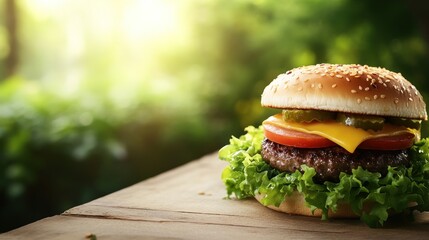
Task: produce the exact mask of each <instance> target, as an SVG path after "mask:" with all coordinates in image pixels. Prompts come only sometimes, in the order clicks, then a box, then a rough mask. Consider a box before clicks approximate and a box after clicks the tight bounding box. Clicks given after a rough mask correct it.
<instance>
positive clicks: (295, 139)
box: [264, 124, 336, 148]
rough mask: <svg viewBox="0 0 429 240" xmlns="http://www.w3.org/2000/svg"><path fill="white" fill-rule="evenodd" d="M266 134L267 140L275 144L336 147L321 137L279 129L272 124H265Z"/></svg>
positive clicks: (301, 146)
mask: <svg viewBox="0 0 429 240" xmlns="http://www.w3.org/2000/svg"><path fill="white" fill-rule="evenodd" d="M264 134H265V137H266V138H268V139H269V140H271V141H273V142H275V143H278V144H282V145H286V146H292V147H299V148H322V147H332V146H335V145H336V143H334V142H332V141H331V140H329V139H327V138H324V137H321V136H319V135H315V134H310V133H304V132H299V131H295V130H290V129H285V128H279V127H276V126H273V125H270V124H264Z"/></svg>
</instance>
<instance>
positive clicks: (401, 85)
mask: <svg viewBox="0 0 429 240" xmlns="http://www.w3.org/2000/svg"><path fill="white" fill-rule="evenodd" d="M261 104H262V106H264V107H271V108H282V109H317V110H327V111H335V112H345V113H356V114H367V115H377V116H392V117H403V118H412V119H421V120H427V113H426V104H425V102H424V101H423V97H422V95H421V94H420V93H419V91H418V90H417V89H416V88H415V87H414V85H412V84H411V83H410V82H409V81H408V80H406V79H405V78H404V77H403V76H402V75H401V74H400V73H394V72H391V71H389V70H386V69H384V68H377V67H369V66H366V65H365V66H361V65H356V64H318V65H311V66H305V67H300V68H295V69H292V70H290V71H288V72H286V73H284V74H280V75H279V76H278V77H277V78H276V79H274V80H273V81H272V82H271V83H270V84H269V85H268V86H267V87H266V88H265V89H264V92H263V93H262V98H261Z"/></svg>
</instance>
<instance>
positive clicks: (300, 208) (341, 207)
mask: <svg viewBox="0 0 429 240" xmlns="http://www.w3.org/2000/svg"><path fill="white" fill-rule="evenodd" d="M263 197H264V195H261V194H257V195H255V198H256V200H258V202H260V203H261V204H262V202H261V201H262V198H263ZM266 207H268V208H271V209H273V210H276V211H279V212H284V213H289V214H296V215H304V216H314V217H321V216H322V210H320V209H316V210H315V211H314V213H312V212H311V209H310V208H309V207H308V206H307V204H306V202H305V200H304V196H303V195H302V194H301V193H299V192H293V193H292V195H290V196H286V199H285V201H284V202H282V203H281V204H280V206H278V207H276V206H273V205H269V206H266ZM328 217H329V218H358V217H359V216H358V215H356V214H355V213H354V212H353V211H352V209H351V208H350V205H348V204H338V207H337V211H335V212H333V211H331V210H329V211H328Z"/></svg>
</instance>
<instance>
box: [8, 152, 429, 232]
mask: <svg viewBox="0 0 429 240" xmlns="http://www.w3.org/2000/svg"><path fill="white" fill-rule="evenodd" d="M225 166H226V163H224V162H221V161H219V160H218V159H217V155H216V154H211V155H207V156H205V157H203V158H202V159H199V160H196V161H193V162H190V163H188V164H186V165H184V166H181V167H179V168H177V169H174V170H172V171H169V172H166V173H163V174H161V175H158V176H156V177H154V178H151V179H148V180H146V181H143V182H140V183H138V184H135V185H133V186H131V187H128V188H126V189H123V190H121V191H118V192H115V193H113V194H110V195H107V196H105V197H102V198H99V199H97V200H94V201H92V202H89V203H87V204H83V205H81V206H77V207H75V208H72V209H70V210H68V211H66V212H64V213H63V214H62V215H60V216H54V217H51V218H46V219H43V220H41V221H38V222H35V223H33V224H29V225H27V226H24V227H21V228H18V229H16V230H13V231H10V232H8V233H5V234H3V235H0V239H16V238H18V239H84V238H85V236H86V235H87V234H89V233H92V234H95V235H96V236H97V239H118V238H144V239H259V240H260V239H263V238H268V239H284V238H286V239H289V238H290V239H334V238H338V239H344V238H350V239H380V238H390V239H404V238H408V239H425V238H426V239H428V238H429V213H418V214H415V221H414V222H409V221H406V220H404V219H402V218H401V216H397V217H395V218H393V220H391V221H389V222H388V223H387V224H386V227H385V228H382V229H370V228H368V227H367V226H365V225H364V224H363V223H361V222H360V221H359V220H330V221H321V220H320V219H319V218H315V217H304V216H294V215H287V214H283V213H278V212H275V211H273V210H271V209H268V208H265V207H263V206H262V205H260V204H259V203H258V202H256V200H254V199H248V200H228V199H224V197H225V194H226V193H225V189H224V186H223V184H222V182H221V180H220V173H221V171H222V169H223V168H224V167H225Z"/></svg>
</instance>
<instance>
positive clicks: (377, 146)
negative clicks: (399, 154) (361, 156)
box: [358, 133, 414, 150]
mask: <svg viewBox="0 0 429 240" xmlns="http://www.w3.org/2000/svg"><path fill="white" fill-rule="evenodd" d="M413 144H414V134H411V133H406V134H402V135H398V136H388V137H380V138H374V139H368V140H366V141H364V142H362V143H361V144H360V145H359V146H358V148H362V149H371V150H401V149H407V148H410V147H411V146H413Z"/></svg>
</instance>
